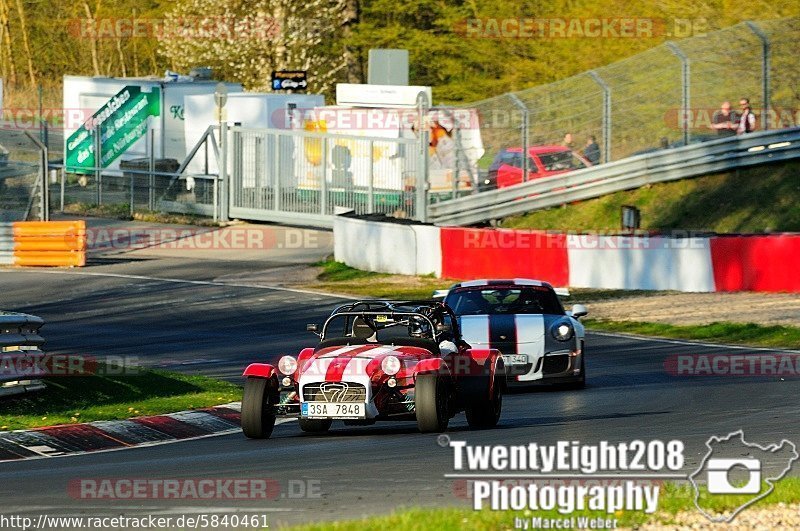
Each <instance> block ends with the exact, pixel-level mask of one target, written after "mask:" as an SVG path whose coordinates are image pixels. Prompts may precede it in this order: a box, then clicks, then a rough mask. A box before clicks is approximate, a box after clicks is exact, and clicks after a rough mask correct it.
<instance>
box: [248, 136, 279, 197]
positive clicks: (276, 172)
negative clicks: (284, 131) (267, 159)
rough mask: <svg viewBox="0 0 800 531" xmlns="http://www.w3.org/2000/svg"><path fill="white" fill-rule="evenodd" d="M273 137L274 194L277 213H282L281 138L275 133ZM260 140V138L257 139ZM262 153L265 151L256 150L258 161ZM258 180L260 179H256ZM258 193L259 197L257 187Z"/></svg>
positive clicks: (258, 191)
mask: <svg viewBox="0 0 800 531" xmlns="http://www.w3.org/2000/svg"><path fill="white" fill-rule="evenodd" d="M272 137H273V138H274V141H273V144H272V145H273V148H274V149H273V154H274V156H273V157H272V187H273V188H272V190H273V191H272V193H273V194H275V211H276V212H277V211H280V209H281V208H283V207H282V205H281V165H280V158H281V137H280V136H278V133H273V134H272ZM256 138H258V137H256ZM260 153H263V150H261V149H258V148H256V149H255V158H256V160H258V158H259V156H260ZM256 178H258V177H256ZM256 193H258V194H259V195H260V194H261V192H260V190H259V187H258V186H256Z"/></svg>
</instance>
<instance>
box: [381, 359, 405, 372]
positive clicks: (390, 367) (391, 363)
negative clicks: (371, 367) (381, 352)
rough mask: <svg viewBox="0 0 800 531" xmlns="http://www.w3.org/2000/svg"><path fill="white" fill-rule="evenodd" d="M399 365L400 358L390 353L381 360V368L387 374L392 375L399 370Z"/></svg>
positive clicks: (400, 365)
mask: <svg viewBox="0 0 800 531" xmlns="http://www.w3.org/2000/svg"><path fill="white" fill-rule="evenodd" d="M401 367H402V364H401V363H400V358H398V357H397V356H393V355H391V354H390V355H388V356H386V357H385V358H383V359H382V360H381V370H382V371H383V372H384V374H387V375H389V376H394V375H395V374H397V373H398V372H400V368H401Z"/></svg>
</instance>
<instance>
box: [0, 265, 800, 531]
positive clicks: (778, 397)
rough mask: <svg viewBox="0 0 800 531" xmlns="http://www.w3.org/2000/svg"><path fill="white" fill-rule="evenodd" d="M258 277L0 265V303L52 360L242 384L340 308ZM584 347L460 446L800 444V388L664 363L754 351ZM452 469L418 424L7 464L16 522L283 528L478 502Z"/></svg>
mask: <svg viewBox="0 0 800 531" xmlns="http://www.w3.org/2000/svg"><path fill="white" fill-rule="evenodd" d="M272 265H273V266H274V265H275V264H272ZM253 270H254V264H253V263H249V264H242V263H236V262H224V261H218V260H195V261H187V260H185V259H170V258H164V257H160V258H150V259H142V260H138V259H137V260H124V259H120V260H119V261H114V260H110V261H107V262H106V263H105V264H100V265H93V266H92V267H88V268H86V269H83V270H69V271H56V272H45V271H32V270H0V300H2V303H1V304H2V307H3V308H6V309H14V310H17V311H25V312H29V313H33V314H35V315H40V316H42V317H43V318H44V319H45V322H46V323H47V324H46V326H45V328H44V329H43V333H44V335H45V337H46V338H47V340H48V346H47V349H46V350H47V351H48V352H54V353H56V352H57V353H80V354H87V355H94V356H107V355H126V356H136V357H138V358H139V359H140V361H141V363H142V364H144V365H151V366H160V367H166V368H169V369H173V370H180V371H187V372H199V373H203V374H207V375H211V376H215V377H221V378H226V379H230V380H232V381H240V380H239V379H238V375H239V374H240V373H241V370H242V368H243V367H244V366H245V365H246V364H247V363H249V362H250V361H252V360H256V359H274V358H275V357H277V356H278V355H280V354H283V353H289V352H295V351H297V350H298V349H299V348H300V347H302V346H304V345H305V344H307V343H308V342H309V339H313V338H312V337H311V336H310V335H308V333H307V332H305V331H304V329H305V324H306V323H307V322H314V321H318V320H320V319H322V318H323V317H324V316H325V315H326V313H327V312H328V311H329V310H330V308H331V307H332V306H333V305H335V304H336V303H337V302H339V301H340V300H341V299H336V298H335V297H328V296H323V295H315V294H309V293H301V292H292V291H278V290H273V289H268V288H263V287H253V286H250V285H249V284H248V281H247V278H248V275H249V274H251V273H252V272H253ZM157 278H161V279H165V278H166V279H173V281H163V280H157ZM226 279H227V280H229V279H235V281H234V284H235V285H230V282H228V283H227V284H226ZM590 311H591V308H590ZM587 343H588V357H587V374H588V388H587V389H585V390H582V391H558V390H556V391H553V390H544V391H536V392H532V393H522V394H514V395H511V396H507V397H506V400H505V402H504V408H503V417H502V419H501V424H500V426H499V428H497V429H495V430H488V431H469V430H467V429H466V422H465V420H464V417H463V415H460V416H458V417H456V418H455V419H454V420H453V421H451V427H450V429H449V431H448V434H449V436H450V437H452V438H453V439H465V440H467V441H468V442H469V443H471V444H498V443H507V444H527V443H530V442H537V443H540V444H544V443H556V442H558V441H560V440H567V441H571V440H580V441H583V442H597V441H600V440H607V441H610V442H627V441H630V440H633V439H645V440H648V439H664V440H669V439H681V440H683V441H684V443H685V444H686V458H687V460H686V465H685V469H686V470H687V471H688V470H690V469H693V468H696V467H697V466H698V463H699V462H700V460H701V458H702V456H703V455H704V454H705V452H706V448H705V446H704V444H705V442H706V441H707V439H708V438H709V436H711V435H726V434H728V433H729V432H732V431H734V430H738V429H744V431H745V434H746V436H747V438H748V440H752V441H753V442H757V443H760V444H766V443H771V442H778V441H780V440H781V439H784V438H786V439H789V440H794V441H800V428H798V424H797V411H798V409H797V400H796V397H797V396H798V395H799V394H800V380H798V379H796V378H795V379H792V378H786V379H785V380H782V379H781V378H778V377H758V378H746V377H721V376H720V377H675V376H672V375H670V374H669V373H668V372H667V371H666V370H665V367H664V363H665V360H666V359H667V358H668V357H669V356H672V355H676V354H706V353H720V352H737V353H752V352H755V351H754V350H752V349H744V350H735V351H734V350H733V349H729V348H726V347H720V346H702V345H697V344H691V343H682V342H668V341H658V340H648V339H637V338H630V337H623V336H611V335H599V334H590V335H589V336H588V341H587ZM795 468H800V467H795ZM452 472H453V469H452V451H451V450H450V449H448V448H442V447H440V446H439V445H437V438H436V436H433V435H422V434H420V433H418V432H417V430H416V427H415V425H414V424H413V423H392V424H387V423H383V424H378V425H375V426H370V427H358V428H348V427H344V426H342V425H339V426H334V429H333V430H332V431H331V432H330V433H329V434H327V435H324V436H311V435H305V434H302V432H300V430H299V428H298V427H297V425H296V422H286V423H283V424H281V425H279V426H277V427H276V429H275V433H274V435H273V438H272V439H270V440H265V441H251V440H247V439H245V438H244V437H243V436H242V435H239V434H234V435H226V436H220V437H212V438H207V439H201V440H195V441H188V442H180V443H174V444H167V445H161V446H153V447H147V448H138V449H130V450H125V451H118V452H107V453H98V454H92V455H81V456H75V457H64V458H47V459H39V460H31V461H25V462H9V463H0V499H2V500H3V510H2V513H3V514H6V515H8V514H24V515H38V514H50V515H55V514H60V515H65V514H70V515H93V516H98V515H104V514H105V515H119V514H126V515H134V514H136V515H145V514H161V515H166V514H170V515H178V514H198V513H209V512H214V513H217V514H230V513H233V512H238V513H239V514H242V513H243V512H245V511H246V512H252V513H255V514H267V515H268V518H269V522H270V524H271V525H280V524H285V523H302V522H310V521H322V520H331V519H344V518H356V517H360V516H362V515H367V514H382V513H385V512H387V511H390V510H392V509H396V508H400V507H408V506H441V505H460V506H466V505H467V503H468V502H467V500H465V499H464V496H463V494H460V492H461V491H460V484H459V482H458V481H455V482H454V480H452V479H446V478H445V477H444V474H447V473H452ZM85 478H147V479H165V478H270V479H273V480H276V481H277V482H278V483H279V484H280V485H281V488H282V493H281V495H280V496H279V497H278V498H277V499H275V500H272V501H268V502H263V501H258V502H253V501H241V500H238V501H231V500H220V501H212V502H205V501H195V500H180V501H174V500H150V501H135V502H129V501H119V500H117V501H108V500H100V501H97V500H81V499H74V498H72V497H70V496H69V495H68V489H67V486H68V484H69V482H70V481H71V480H75V479H85ZM298 480H302V481H312V482H318V485H319V488H320V490H321V493H322V495H321V497H320V498H314V499H308V498H304V497H301V498H299V499H294V498H292V497H291V496H290V495H289V491H288V489H289V483H290V482H296V481H298ZM295 485H297V484H295Z"/></svg>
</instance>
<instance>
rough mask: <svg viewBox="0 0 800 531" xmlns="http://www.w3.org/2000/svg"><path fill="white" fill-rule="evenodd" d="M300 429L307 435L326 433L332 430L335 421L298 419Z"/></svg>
mask: <svg viewBox="0 0 800 531" xmlns="http://www.w3.org/2000/svg"><path fill="white" fill-rule="evenodd" d="M297 420H298V422H299V424H300V429H301V430H303V431H304V432H306V433H325V432H326V431H328V430H329V429H331V424H332V423H333V421H332V420H331V419H304V418H300V419H297Z"/></svg>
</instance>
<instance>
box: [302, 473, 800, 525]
mask: <svg viewBox="0 0 800 531" xmlns="http://www.w3.org/2000/svg"><path fill="white" fill-rule="evenodd" d="M693 499H694V489H693V488H692V487H691V486H690V485H689V484H682V485H676V484H673V483H667V484H665V485H664V488H663V489H662V490H661V491H660V492H659V500H658V512H656V513H655V515H645V514H644V513H639V512H623V511H620V512H618V513H616V514H614V515H608V514H607V513H605V512H599V511H585V512H583V511H582V512H576V513H574V514H572V515H566V516H588V517H596V516H599V517H602V518H617V519H618V525H619V526H626V527H630V526H636V525H641V524H643V523H645V522H648V521H651V522H659V523H663V524H670V523H671V522H672V521H673V518H674V515H675V514H677V513H678V512H683V511H689V512H695V511H697V508H696V507H695V506H694V503H693ZM701 499H702V500H703V507H704V508H705V509H706V510H710V511H725V510H727V511H729V510H732V509H735V508H737V507H739V506H740V505H741V504H742V503H744V502H745V501H746V500H747V499H749V498H747V497H739V496H724V497H722V496H714V497H708V496H707V494H706V493H705V491H702V494H701ZM799 501H800V478H785V479H783V480H781V481H779V482H778V483H777V484H776V485H775V490H774V491H773V492H772V493H771V494H770V495H769V496H767V497H766V498H765V499H763V500H759V501H758V502H756V503H755V504H754V505H753V506H751V507H749V508H747V509H745V510H746V511H747V510H750V511H752V510H754V509H755V508H758V507H766V506H769V505H774V504H777V503H786V504H789V503H797V502H799ZM514 517H518V518H525V519H530V518H531V517H541V518H564V517H565V515H562V514H560V513H558V512H557V511H555V510H553V511H536V512H532V511H489V510H483V511H473V510H471V509H468V508H441V509H440V508H437V509H424V508H413V509H405V510H399V511H396V512H394V513H392V514H390V515H387V516H378V517H372V518H363V519H360V520H351V521H342V522H331V523H317V524H311V525H303V526H298V527H292V528H291V529H294V530H297V531H300V530H302V531H327V530H336V531H351V530H352V531H360V530H372V529H374V530H376V531H377V530H382V529H403V530H404V531H422V530H429V529H436V530H437V531H440V530H441V531H450V530H452V531H460V530H461V529H475V530H495V529H513V526H514ZM734 523H735V520H734Z"/></svg>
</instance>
